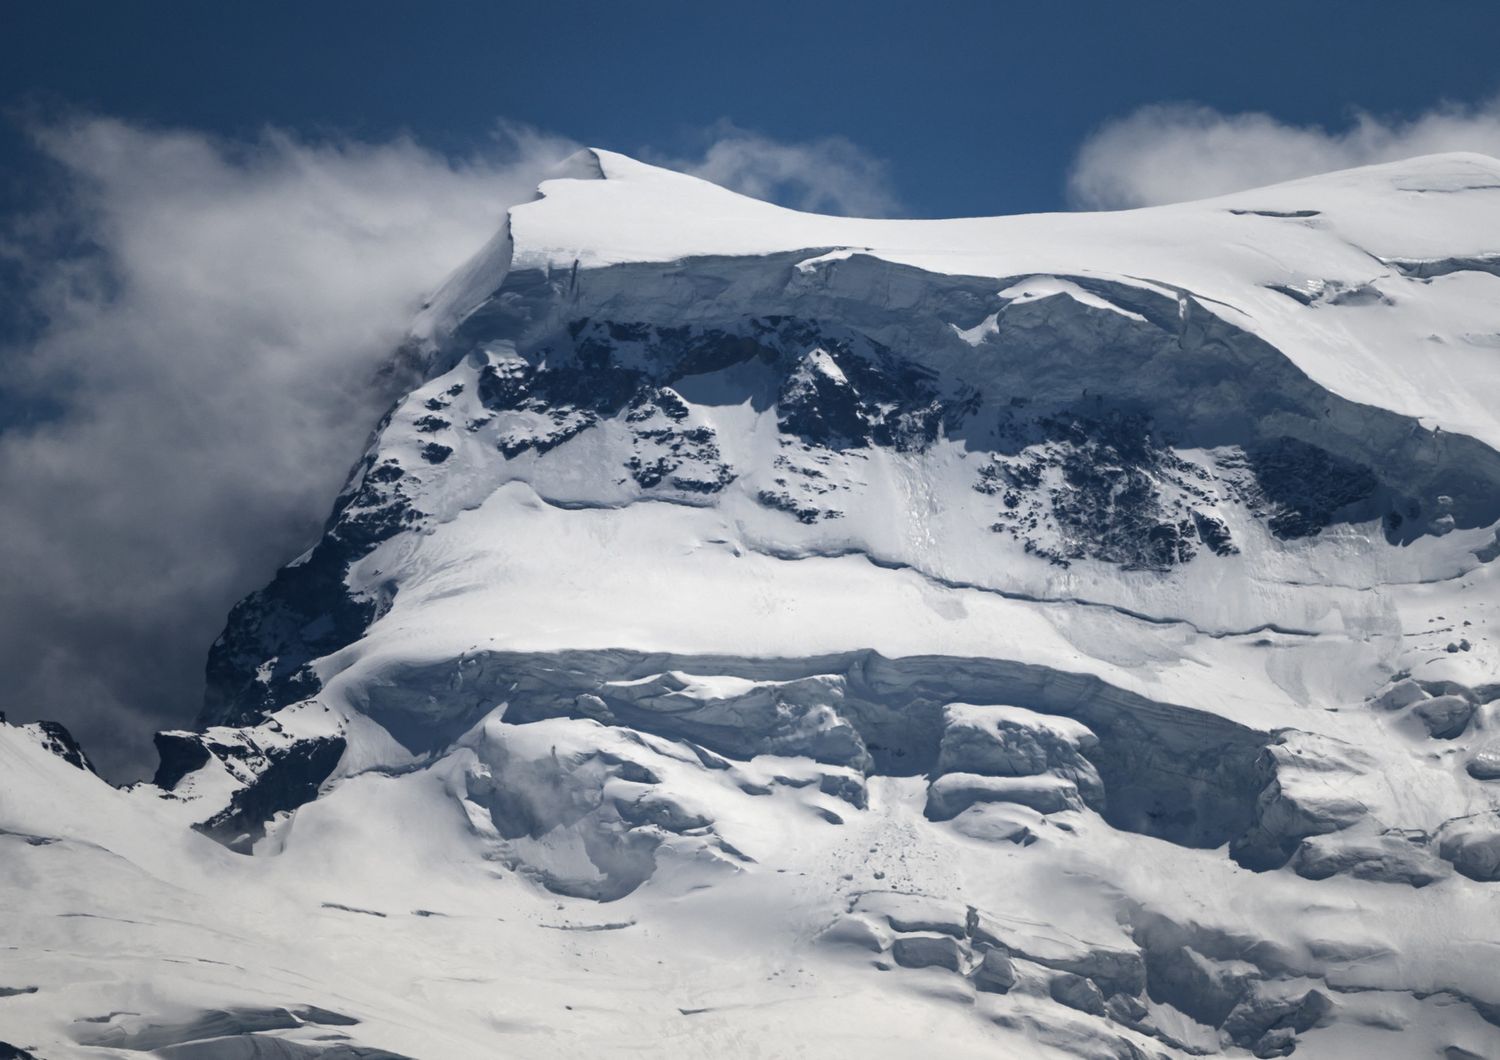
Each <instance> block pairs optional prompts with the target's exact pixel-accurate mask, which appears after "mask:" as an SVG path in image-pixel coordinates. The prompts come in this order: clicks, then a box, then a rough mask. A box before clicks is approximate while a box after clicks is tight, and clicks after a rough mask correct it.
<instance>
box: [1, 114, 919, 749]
mask: <svg viewBox="0 0 1500 1060" xmlns="http://www.w3.org/2000/svg"><path fill="white" fill-rule="evenodd" d="M32 131H33V133H34V136H35V142H36V145H37V147H38V149H39V150H40V151H41V152H42V153H43V154H44V155H45V156H46V157H47V158H48V159H49V160H50V162H51V165H52V170H53V172H54V173H55V175H56V177H57V181H56V185H55V186H54V187H52V188H50V190H49V193H48V194H47V196H46V202H45V206H44V207H43V208H41V209H38V210H35V211H33V212H31V213H28V214H27V215H25V216H22V217H12V218H9V219H8V224H7V226H6V230H5V233H4V236H3V238H0V264H3V266H4V267H5V269H6V271H7V275H11V274H13V275H16V276H18V277H20V279H21V281H22V291H21V304H20V306H19V307H18V309H19V314H18V316H19V317H20V319H22V320H23V321H27V322H29V323H30V324H31V325H32V327H31V328H30V329H28V330H29V336H28V338H27V339H26V340H25V341H24V342H21V343H16V342H12V343H11V344H10V345H8V346H5V347H3V348H0V496H3V497H4V503H3V504H0V541H4V542H5V548H4V549H3V550H0V674H3V675H4V677H5V680H4V682H3V684H4V692H0V710H3V711H5V712H7V713H8V714H9V715H10V716H11V719H12V720H26V719H29V718H33V717H51V718H56V719H58V720H60V721H62V722H64V723H65V724H67V725H68V726H69V727H70V728H72V729H73V730H74V731H75V733H77V734H78V736H79V737H80V738H81V739H82V740H83V741H84V744H85V746H86V747H87V748H88V749H89V752H90V754H91V755H92V756H93V757H94V759H95V761H96V762H99V763H100V764H101V766H102V767H103V768H104V769H105V770H106V772H107V773H109V774H111V775H112V776H114V777H116V778H133V777H135V776H139V775H141V774H142V773H143V772H149V770H150V768H151V767H152V765H153V764H154V760H155V758H154V754H153V752H152V751H151V744H150V738H151V733H152V731H153V730H155V729H157V728H162V727H172V726H182V725H186V724H189V723H191V720H192V718H193V717H194V715H195V714H196V712H197V709H198V706H199V702H200V698H201V695H202V669H203V662H204V659H205V657H206V654H207V650H208V646H209V644H210V643H211V642H212V641H213V639H214V638H215V637H216V636H217V635H218V632H219V630H220V629H221V628H222V625H223V620H224V617H225V615H226V613H227V611H228V609H229V607H230V606H231V604H232V603H233V602H234V601H235V600H236V599H238V598H239V597H240V596H241V595H243V594H244V593H246V592H248V591H250V590H251V589H254V588H257V587H258V586H260V585H262V584H264V583H265V582H266V581H267V580H269V578H270V576H271V574H272V573H273V572H274V571H275V569H276V568H277V567H278V566H280V565H281V564H283V563H285V562H286V561H287V560H289V559H291V558H292V557H294V556H296V555H297V554H298V553H300V552H301V551H303V550H304V549H306V548H307V547H308V546H309V545H311V544H312V542H313V541H314V540H316V537H317V534H318V532H319V529H320V525H321V522H322V520H323V518H324V517H325V516H326V514H327V511H328V509H329V507H330V505H331V503H332V498H333V496H334V494H335V493H336V492H337V490H338V488H339V486H340V485H341V483H342V480H343V477H344V475H345V474H346V473H347V471H348V468H349V467H350V466H351V464H352V463H353V462H354V460H355V459H356V458H357V457H358V455H359V454H360V451H361V450H362V447H363V445H364V443H365V440H366V436H367V433H368V431H369V430H370V429H371V427H372V426H373V425H374V423H375V421H376V420H377V419H378V417H379V416H380V414H381V413H382V412H383V411H384V408H383V407H382V406H383V402H384V401H385V400H386V398H385V397H384V396H383V395H381V394H380V393H379V392H378V391H377V388H376V386H375V384H374V378H375V374H376V371H377V369H378V368H379V366H380V365H381V364H382V363H383V362H384V361H385V359H386V358H387V357H389V355H390V354H391V352H392V351H393V350H394V348H395V347H396V345H397V343H398V342H399V341H400V339H401V337H402V335H403V333H404V330H405V328H406V326H407V324H408V323H409V321H410V320H411V318H412V315H413V314H414V312H415V310H416V309H417V307H418V305H419V304H420V301H421V299H422V297H423V296H424V295H425V294H426V293H427V292H429V291H431V290H432V289H433V288H435V287H436V286H437V285H438V284H439V283H440V282H441V281H442V280H443V278H444V277H445V276H446V275H447V274H448V273H449V272H450V271H451V270H453V269H454V268H456V267H457V266H458V265H460V264H461V263H462V262H463V261H464V260H465V258H466V257H467V256H468V255H470V254H471V253H473V252H474V251H475V250H477V249H478V248H479V247H480V246H481V245H482V244H483V243H484V242H485V241H486V240H487V239H488V238H489V236H490V235H491V234H492V233H493V231H494V229H495V228H496V226H497V225H498V223H499V221H500V219H501V217H502V216H503V213H504V210H505V209H506V208H507V207H508V206H510V205H513V204H515V203H518V202H522V201H525V200H527V199H529V198H530V197H531V195H532V193H533V191H534V188H535V185H536V183H537V181H538V180H539V179H541V178H542V177H543V176H545V174H546V172H547V170H549V169H550V168H551V167H552V166H553V165H555V164H556V163H557V162H558V161H559V160H561V159H562V158H563V157H565V156H566V155H567V154H568V153H570V152H571V151H573V150H575V149H576V148H577V145H576V144H574V143H572V142H571V141H569V140H567V139H565V138H562V137H556V136H548V135H544V134H541V133H538V132H535V131H531V130H526V129H517V128H507V129H502V130H501V131H500V133H499V134H498V135H497V137H496V140H495V142H494V144H493V145H491V147H490V148H489V149H488V150H486V151H484V152H481V153H479V154H477V155H475V156H473V157H470V158H465V159H458V160H454V159H450V158H446V157H444V156H442V155H440V154H437V153H435V152H433V151H430V150H428V149H426V148H424V147H422V146H421V145H419V144H418V143H416V142H415V141H412V140H410V139H397V140H394V141H391V142H387V143H378V144H370V143H361V142H356V141H320V142H311V141H307V140H304V139H299V138H297V137H295V136H292V135H289V134H287V133H284V132H278V131H275V130H270V131H267V132H265V133H264V134H263V135H261V136H260V137H259V138H258V139H256V140H255V141H253V142H248V143H245V142H229V141H224V140H220V139H216V138H213V137H210V136H207V135H203V134H201V133H197V132H191V131H181V130H168V131H163V130H153V129H146V128H141V127H137V126H132V125H129V124H126V123H123V122H120V121H115V120H110V119H107V118H99V117H84V118H75V119H71V120H67V121H63V122H60V123H53V124H49V125H45V126H42V127H39V128H35V129H33V130H32ZM677 164H678V165H679V166H680V168H684V169H687V170H689V171H692V172H696V173H698V174H699V175H702V176H705V177H707V178H708V179H710V180H716V181H719V182H721V183H724V184H727V185H729V186H731V187H735V188H737V189H739V190H742V191H745V192H747V193H748V194H753V195H761V196H765V197H782V201H784V202H787V203H788V204H789V205H811V206H815V207H821V208H825V209H831V210H845V211H856V212H857V211H862V210H877V209H885V208H886V207H888V206H889V205H890V204H891V199H890V197H889V193H888V191H887V190H886V186H885V184H884V175H883V170H882V169H881V167H879V166H878V165H877V164H876V163H875V162H873V161H872V160H871V159H869V158H868V156H865V155H864V154H863V153H862V152H860V151H858V149H857V148H854V147H853V145H850V144H847V143H846V142H844V141H835V140H829V141H820V142H818V143H814V144H800V145H799V144H783V143H778V142H776V141H773V140H770V139H768V138H765V137H761V136H757V135H755V134H751V133H746V132H744V131H743V130H739V129H737V128H735V127H733V126H729V125H727V124H726V125H724V126H721V127H720V128H719V129H718V130H717V134H716V135H715V136H712V137H710V138H709V141H708V142H707V143H706V147H705V150H704V154H703V155H702V157H701V158H692V159H687V160H679V162H678V163H677ZM6 420H8V421H9V422H5V421H6Z"/></svg>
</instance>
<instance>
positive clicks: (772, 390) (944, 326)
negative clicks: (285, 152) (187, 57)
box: [0, 150, 1500, 1060]
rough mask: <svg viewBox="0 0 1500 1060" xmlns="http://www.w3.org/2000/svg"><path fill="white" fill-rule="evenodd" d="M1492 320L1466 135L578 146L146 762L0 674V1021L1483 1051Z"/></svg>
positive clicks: (317, 1049)
mask: <svg viewBox="0 0 1500 1060" xmlns="http://www.w3.org/2000/svg"><path fill="white" fill-rule="evenodd" d="M1497 348H1500V162H1497V161H1495V160H1493V159H1489V158H1486V157H1483V156H1479V155H1461V154H1451V155H1439V156H1431V157H1426V158H1419V159H1413V160H1409V161H1405V162H1399V163H1392V164H1388V165H1382V166H1374V167H1368V168H1364V169H1358V170H1351V171H1347V172H1342V173H1334V174H1328V175H1324V176H1319V177H1314V178H1309V179H1306V180H1300V181H1296V182H1292V183H1289V184H1283V185H1278V186H1275V187H1271V188H1264V189H1259V190H1256V191H1251V192H1242V193H1237V194H1235V195H1232V196H1227V197H1225V198H1222V199H1215V200H1207V201H1203V202H1195V203H1185V204H1178V205H1173V206H1164V207H1153V208H1150V209H1141V210H1132V211H1124V212H1119V213H1104V214H1059V215H1037V216H1017V217H998V218H976V219H955V220H941V221H894V220H893V221H886V220H880V221H874V220H859V219H849V218H835V217H821V216H814V215H808V214H802V213H797V212H795V211H790V210H786V209H783V208H780V207H777V206H773V205H770V204H767V203H764V202H759V201H756V200H752V199H748V198H745V197H742V196H739V195H736V194H733V193H731V192H729V191H726V190H724V189H721V188H718V187H716V186H713V185H711V184H707V183H705V182H702V181H699V180H696V179H694V178H690V177H686V176H683V175H681V174H677V173H673V172H670V171H667V170H663V169H659V168H655V167H652V166H648V165H645V164H643V163H640V162H636V161H634V160H632V159H629V158H626V157H624V156H621V155H616V154H612V153H610V152H606V151H598V150H590V151H584V152H580V153H579V154H578V155H576V156H574V157H573V158H572V159H570V160H569V161H568V162H567V163H565V164H564V165H563V166H562V167H561V168H560V169H559V170H558V172H557V173H556V174H555V175H554V177H553V178H552V179H549V180H547V181H545V182H544V183H543V184H542V185H541V186H540V188H539V189H538V192H537V196H536V198H535V199H534V200H533V201H531V202H529V203H526V204H524V205H521V206H518V207H515V208H513V209H512V210H511V211H510V212H509V214H508V217H507V218H506V220H505V222H504V224H503V225H502V226H501V227H500V230H499V231H498V232H497V233H496V234H495V236H494V238H493V239H492V240H491V241H490V242H489V243H488V244H487V245H486V247H485V248H484V249H483V250H482V251H481V252H480V253H479V254H478V255H477V256H476V257H475V258H474V259H473V260H472V261H470V262H469V263H468V264H466V265H465V266H464V267H463V268H462V269H460V270H459V271H458V272H457V273H456V274H455V275H454V276H453V278H451V279H450V280H449V281H448V282H447V283H446V284H445V285H444V286H443V287H442V288H441V289H440V290H439V291H437V292H436V293H435V294H434V295H433V296H432V297H431V298H430V299H429V301H428V303H427V304H426V305H425V306H424V308H423V309H422V312H421V313H420V314H419V316H418V317H417V319H416V320H415V322H414V323H413V326H412V329H411V332H410V334H409V336H408V338H407V340H406V342H405V343H404V344H403V345H402V347H401V348H400V349H399V350H396V351H393V354H392V357H391V360H390V363H389V364H388V365H387V366H386V367H385V369H384V371H383V374H382V378H383V379H384V380H385V381H386V384H387V385H388V387H389V388H390V391H391V397H392V404H391V407H390V410H389V412H388V414H387V415H386V416H385V417H384V419H383V420H382V422H381V423H379V424H378V425H376V426H375V430H374V432H373V434H372V436H371V440H370V443H369V446H368V449H367V451H366V452H365V453H364V455H363V456H362V457H361V459H360V460H359V462H358V463H357V464H356V466H355V467H354V469H353V470H352V472H351V474H350V477H349V480H348V483H347V485H346V486H345V488H344V489H343V491H342V492H341V494H340V495H339V496H338V498H336V499H335V500H334V501H333V506H332V512H331V514H330V517H329V519H328V522H327V524H326V526H325V528H324V531H323V534H322V536H321V537H320V539H319V540H318V541H317V542H316V543H315V544H314V545H313V547H312V548H311V549H310V550H309V551H308V552H307V553H305V554H304V555H302V556H301V557H298V558H296V559H295V560H293V561H291V562H290V563H288V564H287V565H286V566H285V567H284V568H283V569H282V570H281V571H280V572H278V573H277V575H276V577H275V578H274V580H273V581H272V582H270V583H269V584H268V585H267V586H265V587H264V588H262V589H261V590H259V591H257V592H255V593H253V594H251V595H250V596H248V597H247V598H245V599H244V600H243V601H241V602H240V603H239V604H238V605H237V606H236V607H235V608H234V610H233V611H232V612H231V614H230V615H229V618H228V621H227V624H226V626H225V629H224V631H223V633H222V634H221V635H220V637H219V638H218V640H217V641H216V642H215V643H214V645H213V648H212V649H211V652H210V655H209V659H208V664H207V671H206V676H207V693H206V696H205V701H204V708H203V712H202V715H201V717H200V718H199V723H198V725H197V726H196V727H195V728H194V729H192V730H182V731H174V732H164V733H160V734H158V735H157V741H156V742H157V748H158V750H159V752H160V759H161V764H160V767H159V768H158V770H157V773H156V776H155V777H154V779H153V781H152V782H151V783H145V784H138V785H134V786H131V787H129V788H125V789H116V788H113V787H111V786H109V785H108V784H106V783H105V782H104V781H102V780H101V779H99V778H98V777H97V776H95V775H94V774H93V772H92V769H91V767H90V765H89V763H88V760H87V757H86V756H85V755H84V753H83V751H82V750H81V749H79V748H78V747H77V745H76V744H74V743H73V741H72V740H71V738H70V737H68V736H67V734H66V733H65V732H64V731H62V730H61V729H59V728H58V727H56V726H37V725H31V726H15V725H7V724H0V763H3V765H0V846H3V849H4V856H3V857H0V887H3V893H4V895H5V896H6V901H5V902H4V903H3V904H0V923H3V924H4V925H5V930H4V932H3V938H4V945H5V947H6V948H5V954H6V957H5V960H4V962H3V963H0V1042H3V1043H8V1044H0V1057H3V1056H16V1057H26V1056H32V1057H43V1058H48V1057H63V1056H78V1057H93V1056H101V1057H102V1056H116V1057H120V1056H131V1055H142V1054H148V1055H156V1056H162V1057H176V1058H190V1057H237V1056H244V1057H303V1056H307V1057H314V1056H327V1057H328V1058H329V1060H337V1058H344V1057H349V1058H352V1057H389V1056H396V1057H424V1058H425V1057H468V1056H473V1057H489V1056H497V1055H505V1056H512V1055H514V1056H543V1055H545V1056H555V1055H584V1054H599V1053H604V1054H606V1055H624V1054H628V1053H646V1054H648V1055H710V1054H713V1055H725V1056H752V1055H772V1056H781V1055H796V1054H800V1053H802V1052H809V1053H810V1052H814V1051H818V1052H823V1053H829V1052H831V1053H833V1054H834V1055H868V1056H892V1057H894V1056H909V1055H912V1054H913V1053H914V1052H917V1051H927V1050H936V1049H941V1050H942V1051H943V1052H944V1053H945V1054H951V1055H954V1056H971V1055H972V1056H980V1055H985V1056H994V1055H1001V1056H1015V1057H1033V1056H1035V1057H1077V1056H1083V1057H1099V1058H1137V1057H1180V1056H1203V1055H1225V1056H1259V1057H1268V1056H1285V1055H1291V1054H1293V1053H1295V1054H1296V1055H1298V1056H1309V1057H1354V1056H1365V1055H1370V1054H1372V1053H1373V1054H1374V1055H1388V1056H1412V1057H1420V1056H1433V1057H1442V1058H1444V1060H1461V1058H1466V1057H1487V1056H1500V976H1496V975H1495V973H1494V968H1495V960H1496V952H1497V947H1500V735H1497V730H1500V667H1497V661H1500V648H1497V644H1496V641H1495V639H1494V636H1493V632H1494V627H1495V624H1496V622H1497V620H1500V619H1497V603H1500V593H1497V587H1496V584H1495V578H1496V575H1495V570H1496V565H1495V563H1494V561H1495V560H1496V558H1497V557H1500V406H1497V404H1496V400H1495V398H1496V395H1500V359H1497V357H1496V349H1497ZM7 1050H9V1052H7Z"/></svg>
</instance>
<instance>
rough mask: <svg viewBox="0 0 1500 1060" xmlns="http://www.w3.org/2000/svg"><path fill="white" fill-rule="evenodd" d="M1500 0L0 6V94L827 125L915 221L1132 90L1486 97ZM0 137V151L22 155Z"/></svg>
mask: <svg viewBox="0 0 1500 1060" xmlns="http://www.w3.org/2000/svg"><path fill="white" fill-rule="evenodd" d="M1497 44H1500V4H1496V3H1492V2H1488V0H1486V2H1464V0H1456V2H1448V3H1440V2H1429V3H1411V2H1404V3H1394V2H1383V0H1365V2H1360V3H1355V2H1347V3H1339V2H1325V3H1306V2H1302V3H1281V2H1258V3H1211V4H1194V5H1190V4H1186V3H1152V2H1139V3H1118V2H1115V3H1103V2H1100V3H1060V2H1050V3H1030V4H1009V3H999V2H994V3H925V4H917V3H894V2H884V0H869V2H865V3H831V2H822V3H820V2H812V0H804V2H801V3H767V2H761V3H715V2H708V0H697V2H694V3H678V2H671V3H667V2H618V0H616V2H610V3H602V2H601V3H579V2H575V0H549V2H533V3H524V4H521V3H517V4H506V3H494V4H477V3H476V4H465V5H459V4H436V3H423V4H417V3H403V4H396V3H385V2H371V0H363V2H359V3H354V2H346V0H339V2H331V0H320V2H314V3H266V2H261V3H203V2H192V3H170V4H168V3H154V2H145V0H133V2H130V3H105V2H98V0H95V2H90V3H79V2H76V0H33V2H29V3H22V2H19V0H6V2H4V4H3V9H0V102H3V103H4V104H6V105H9V106H12V107H14V106H15V105H17V104H23V103H32V104H34V103H38V102H39V103H41V104H43V105H48V106H51V105H57V104H63V105H71V106H77V107H82V108H88V109H91V110H94V111H98V112H101V113H105V114H109V115H114V116H119V117H125V118H129V119H136V120H145V121H148V122H152V123H156V124H165V125H187V126H191V127H195V128H199V129H204V130H209V131H214V132H219V133H224V134H229V135H254V134H255V132H256V131H257V130H258V129H259V128H260V127H261V126H262V125H264V124H267V123H271V124H276V125H281V126H285V127H290V128H293V129H297V130H301V131H303V132H307V133H314V134H316V133H318V132H335V133H345V134H354V135H358V136H363V137H372V138H378V137H383V136H386V135H389V134H390V133H392V132H395V131H401V130H406V131H410V132H412V133H414V134H415V135H417V136H418V138H419V139H421V140H422V141H423V142H425V143H427V144H429V145H431V146H434V147H438V148H440V149H443V150H449V151H453V152H459V153H461V152H463V151H465V150H466V149H467V148H469V147H471V146H472V145H473V144H475V143H477V142H479V141H481V140H483V139H484V137H485V135H486V133H487V131H488V130H489V128H490V127H491V126H492V124H493V122H494V120H495V119H496V118H497V117H505V118H510V119H515V120H520V121H524V122H528V123H531V124H534V125H537V126H539V127H541V128H543V129H546V130H549V131H554V132H558V133H562V134H566V135H568V136H571V137H574V138H576V139H578V140H582V141H584V142H587V143H591V144H595V145H598V146H604V147H611V148H614V149H617V150H622V151H626V152H635V151H638V150H639V149H640V148H642V147H650V148H654V149H656V150H657V151H659V152H664V153H667V154H672V153H675V152H684V153H685V152H688V151H690V150H691V149H692V148H693V147H694V146H695V144H696V138H697V137H698V136H700V135H701V130H702V129H703V128H704V127H705V126H708V125H710V124H712V123H713V122H715V121H717V120H719V119H722V118H729V119H732V120H733V121H735V122H736V123H737V124H739V125H741V126H744V127H747V128H751V129H754V130H757V131H760V132H764V133H766V134H768V135H771V136H774V137H776V138H779V139H787V140H796V139H805V138H812V137H818V136H824V135H829V134H840V135H843V136H847V137H849V138H850V139H851V140H853V141H855V142H856V143H857V144H859V145H860V146H862V147H864V148H865V149H867V150H868V151H870V152H872V153H873V154H875V155H877V156H879V157H882V158H884V159H887V160H888V161H889V162H890V165H891V175H892V178H893V180H894V183H895V185H896V190H897V192H898V193H899V195H900V198H901V199H902V201H903V203H904V204H905V206H906V207H907V209H908V211H909V212H910V213H912V214H915V215H923V216H932V215H943V214H948V215H952V214H976V213H1009V212H1016V211H1025V210H1038V209H1055V208H1060V207H1062V206H1063V205H1064V199H1063V183H1064V178H1065V174H1066V172H1067V168H1068V164H1069V162H1070V160H1071V158H1072V156H1073V152H1074V151H1075V149H1076V148H1077V146H1078V144H1079V143H1080V141H1081V140H1082V139H1083V138H1084V137H1085V136H1086V135H1087V134H1088V133H1089V131H1090V130H1091V129H1093V128H1095V127H1097V126H1098V125H1099V124H1100V123H1101V122H1103V121H1105V120H1107V119H1109V118H1111V117H1116V116H1119V115H1122V114H1125V113H1127V112H1129V111H1130V110H1132V109H1134V108H1135V107H1137V106H1139V105H1141V104H1145V103H1152V102H1161V101H1169V100H1193V101H1198V102H1202V103H1206V104H1209V105H1211V106H1213V107H1216V108H1218V109H1220V110H1224V111H1239V110H1263V111H1266V112H1269V113H1271V114H1273V115H1275V116H1276V117H1278V118H1281V119H1283V120H1287V121H1293V122H1298V123H1306V122H1314V123H1325V124H1333V125H1338V124H1341V123H1342V122H1343V121H1345V120H1346V119H1347V117H1348V115H1349V113H1350V110H1351V108H1354V107H1364V108H1368V109H1371V110H1374V111H1376V112H1380V113H1396V114H1401V113H1414V112H1416V111H1419V110H1422V109H1425V108H1427V107H1429V106H1431V105H1432V104H1433V103H1435V102H1437V101H1439V100H1441V99H1450V100H1455V101H1463V102H1472V101H1475V100H1477V99H1482V98H1485V97H1488V96H1490V95H1492V94H1494V93H1495V92H1496V91H1497V89H1500V58H1497V50H1496V48H1497ZM21 143H22V141H21V140H20V138H19V137H18V136H17V135H16V134H15V132H14V131H13V129H12V130H10V131H8V132H7V133H6V134H5V135H4V137H3V140H0V162H4V163H5V164H6V165H7V166H8V167H10V172H11V173H12V174H15V173H18V172H20V173H24V172H26V169H25V168H22V167H21V165H20V164H21V163H23V162H24V159H23V158H22V156H21V151H22V148H21Z"/></svg>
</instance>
